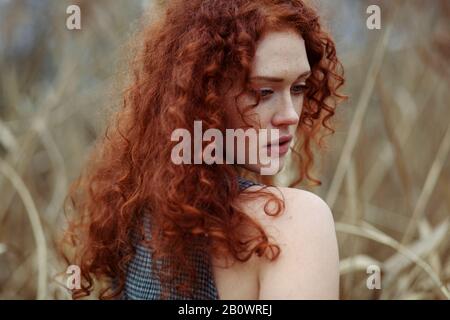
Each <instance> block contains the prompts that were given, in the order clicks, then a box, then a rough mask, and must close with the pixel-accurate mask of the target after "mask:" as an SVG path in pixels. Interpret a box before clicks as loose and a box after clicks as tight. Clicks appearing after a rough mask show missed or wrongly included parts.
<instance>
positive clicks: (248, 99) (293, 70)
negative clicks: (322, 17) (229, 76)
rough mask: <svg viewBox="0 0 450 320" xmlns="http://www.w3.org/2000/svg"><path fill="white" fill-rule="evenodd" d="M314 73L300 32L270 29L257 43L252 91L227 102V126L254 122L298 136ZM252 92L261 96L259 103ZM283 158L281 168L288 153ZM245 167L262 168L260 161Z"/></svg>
mask: <svg viewBox="0 0 450 320" xmlns="http://www.w3.org/2000/svg"><path fill="white" fill-rule="evenodd" d="M310 74H311V68H310V65H309V62H308V57H307V53H306V48H305V42H304V40H303V38H302V37H301V35H300V34H299V33H298V32H296V31H295V30H290V29H286V30H282V31H270V32H266V33H265V34H264V35H263V36H262V37H261V39H260V40H259V41H258V43H257V46H256V53H255V57H254V59H253V61H252V67H251V71H250V77H249V78H250V79H249V81H250V82H249V84H248V85H249V87H250V88H251V92H247V93H245V94H244V95H242V96H241V97H240V98H239V100H238V101H237V104H235V103H234V99H230V100H231V104H228V103H227V110H226V115H227V128H233V129H234V128H241V127H246V126H247V125H250V126H252V127H255V128H260V129H268V133H269V132H270V130H271V129H278V130H279V136H280V137H282V136H284V137H286V136H291V137H293V136H295V132H296V130H297V127H298V124H299V121H300V116H301V112H302V105H303V96H304V92H305V90H306V79H307V78H308V77H309V76H310ZM252 93H257V95H259V97H260V100H259V103H258V104H257V105H256V106H255V104H256V102H257V100H256V98H255V95H254V94H252ZM233 96H234V95H233V94H232V95H231V98H232V97H233ZM269 134H270V133H269ZM248 152H249V151H248V150H246V153H247V154H248ZM279 161H280V170H281V168H282V167H283V166H284V154H283V156H280V158H279ZM244 167H246V168H247V169H249V170H251V171H255V172H259V171H260V169H261V166H260V165H258V164H256V165H252V164H251V165H244Z"/></svg>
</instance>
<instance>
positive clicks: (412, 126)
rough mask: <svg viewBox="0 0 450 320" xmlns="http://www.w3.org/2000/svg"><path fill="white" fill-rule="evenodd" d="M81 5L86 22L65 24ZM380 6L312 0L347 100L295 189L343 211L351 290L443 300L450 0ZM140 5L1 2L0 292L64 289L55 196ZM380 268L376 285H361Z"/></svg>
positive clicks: (345, 278)
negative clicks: (371, 23)
mask: <svg viewBox="0 0 450 320" xmlns="http://www.w3.org/2000/svg"><path fill="white" fill-rule="evenodd" d="M74 2H76V3H78V4H80V6H81V8H82V13H83V16H82V17H83V20H82V23H83V25H82V26H83V29H82V30H81V31H68V30H66V28H65V18H66V15H65V9H66V7H67V5H69V4H72V3H74ZM148 2H151V1H148ZM374 2H376V3H377V4H379V5H380V6H381V7H382V13H383V15H382V19H383V20H382V29H381V30H376V31H375V30H373V31H370V30H368V29H367V28H366V27H365V18H366V15H365V8H366V7H367V5H368V4H371V1H352V0H341V1H318V5H319V6H320V7H321V10H323V14H324V16H326V17H328V19H329V20H328V21H329V27H330V29H331V30H332V31H333V33H334V34H335V39H336V42H337V43H338V50H339V53H340V56H341V57H342V60H343V63H344V67H345V70H346V78H347V83H346V87H345V93H347V94H348V95H349V96H350V100H349V101H348V102H347V103H346V104H345V105H342V106H340V107H339V109H338V112H337V116H336V121H335V125H336V129H337V131H336V133H335V135H334V136H332V137H330V138H328V140H327V142H328V148H327V149H326V151H324V152H322V157H321V158H320V159H321V160H320V162H318V165H317V167H316V176H318V177H320V179H321V180H322V182H323V184H322V185H321V186H320V187H314V188H311V187H308V186H299V187H302V188H306V189H311V191H313V192H315V193H316V194H318V195H320V196H321V197H323V198H324V199H325V200H326V201H327V203H328V204H329V205H330V207H331V208H332V211H333V213H334V215H335V220H336V230H337V234H338V241H339V249H340V256H341V297H342V298H343V299H393V298H396V299H448V298H449V297H450V294H449V289H450V288H449V283H450V245H449V234H450V233H449V216H450V215H449V212H450V188H449V182H450V164H449V153H450V121H449V119H450V106H449V102H448V101H449V100H450V92H449V90H448V88H449V80H450V64H449V60H448V57H449V55H450V41H449V34H450V32H449V31H450V30H449V27H448V23H447V21H448V20H449V18H450V3H449V2H448V1H446V0H436V1H433V3H432V4H431V3H430V2H426V3H425V2H424V1H416V0H411V1H401V0H399V1H374ZM145 3H146V1H138V0H134V1H107V0H97V1H81V0H79V1H56V0H47V1H40V2H36V1H26V0H17V1H9V2H8V1H4V2H3V3H2V4H0V68H1V72H0V193H1V195H0V199H1V201H0V298H1V299H5V298H11V299H35V298H49V299H55V298H67V297H68V294H67V292H66V290H65V289H64V277H63V276H59V277H58V276H56V275H58V274H59V273H61V271H62V272H63V271H64V270H61V265H60V264H59V263H58V257H57V255H56V251H55V243H54V241H55V238H56V236H57V235H58V234H59V232H60V231H61V229H62V227H63V215H62V210H61V204H62V201H63V198H64V196H65V194H66V191H67V186H68V184H69V182H70V181H71V180H72V179H73V178H75V177H76V176H77V174H78V173H79V171H80V169H81V166H82V165H83V161H84V159H85V156H86V154H87V153H88V151H89V148H90V146H92V143H93V141H94V140H95V138H96V136H98V134H100V132H101V131H102V128H103V126H104V120H105V118H106V113H107V112H109V110H110V109H114V107H116V106H117V102H118V101H119V102H120V99H119V97H120V89H119V88H120V81H117V79H122V78H123V72H124V71H126V70H124V68H123V66H126V64H125V61H126V56H127V50H128V47H127V46H126V43H127V42H128V40H129V39H130V38H131V36H132V32H133V30H134V27H135V25H134V23H135V22H136V19H137V18H139V17H140V15H141V14H142V4H145ZM349 16H350V17H351V19H348V17H349ZM288 176H289V172H284V173H283V174H282V175H281V176H280V183H284V182H286V181H287V177H288ZM374 264H375V265H378V266H379V267H380V269H381V271H382V288H381V290H369V289H368V288H367V286H366V280H367V277H368V274H367V273H366V270H367V267H368V266H369V265H374Z"/></svg>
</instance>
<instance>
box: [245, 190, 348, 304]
mask: <svg viewBox="0 0 450 320" xmlns="http://www.w3.org/2000/svg"><path fill="white" fill-rule="evenodd" d="M255 188H256V187H255ZM268 190H269V191H270V192H273V193H274V194H276V195H277V196H279V197H280V198H282V199H284V203H285V210H284V212H283V213H282V214H281V215H279V216H276V217H271V216H268V215H267V214H266V213H265V212H264V203H265V201H263V200H254V201H250V202H248V203H246V204H245V209H244V210H245V211H246V213H247V212H248V214H249V215H250V216H251V217H252V218H254V219H255V220H256V221H257V222H259V223H260V224H261V225H262V226H263V227H264V229H265V230H266V232H267V233H268V235H269V236H270V237H271V238H272V242H274V243H276V244H278V245H279V246H280V249H281V253H280V255H279V256H278V258H277V259H276V260H275V261H270V260H268V259H262V260H261V261H260V265H259V272H258V273H259V285H260V291H259V298H260V299H337V298H338V297H339V254H338V246H337V241H336V232H335V227H334V219H333V215H332V212H331V210H330V208H329V206H328V205H327V204H326V202H325V201H324V200H323V199H321V198H320V197H319V196H317V195H316V194H314V193H312V192H309V191H305V190H300V189H294V188H281V187H280V188H268Z"/></svg>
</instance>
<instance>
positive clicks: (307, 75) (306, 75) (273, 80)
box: [250, 70, 311, 82]
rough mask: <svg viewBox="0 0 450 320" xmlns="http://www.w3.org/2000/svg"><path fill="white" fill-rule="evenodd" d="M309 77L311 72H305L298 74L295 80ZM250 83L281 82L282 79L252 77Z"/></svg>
mask: <svg viewBox="0 0 450 320" xmlns="http://www.w3.org/2000/svg"><path fill="white" fill-rule="evenodd" d="M310 75H311V71H310V70H309V71H305V72H303V73H302V74H300V75H299V76H298V77H297V80H299V79H301V78H307V77H309V76H310ZM250 80H251V81H255V80H265V81H270V82H283V81H284V79H283V78H277V77H269V76H254V77H251V78H250Z"/></svg>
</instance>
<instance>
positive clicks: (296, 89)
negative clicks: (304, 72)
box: [292, 84, 307, 94]
mask: <svg viewBox="0 0 450 320" xmlns="http://www.w3.org/2000/svg"><path fill="white" fill-rule="evenodd" d="M306 88H307V86H306V85H305V84H298V85H295V86H293V87H292V92H293V93H294V94H301V93H303V92H304V91H305V90H306Z"/></svg>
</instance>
